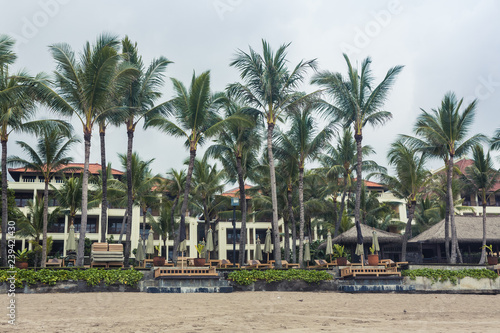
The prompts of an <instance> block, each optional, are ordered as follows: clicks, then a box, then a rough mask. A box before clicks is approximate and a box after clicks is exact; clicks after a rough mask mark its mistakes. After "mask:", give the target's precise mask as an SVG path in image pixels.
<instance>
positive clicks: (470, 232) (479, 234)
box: [409, 215, 500, 244]
mask: <svg viewBox="0 0 500 333" xmlns="http://www.w3.org/2000/svg"><path fill="white" fill-rule="evenodd" d="M455 225H456V227H457V238H458V242H459V243H481V242H482V239H483V218H482V217H481V216H479V217H476V216H460V215H457V216H455ZM444 236H445V234H444V220H442V221H441V222H438V223H437V224H435V225H433V226H432V227H430V228H429V229H427V230H426V231H424V232H422V233H421V234H420V235H418V236H416V237H413V238H412V239H410V240H409V243H444ZM450 238H451V231H450ZM486 243H487V244H499V243H500V217H496V216H495V217H487V218H486Z"/></svg>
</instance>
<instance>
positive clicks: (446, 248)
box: [444, 160, 450, 263]
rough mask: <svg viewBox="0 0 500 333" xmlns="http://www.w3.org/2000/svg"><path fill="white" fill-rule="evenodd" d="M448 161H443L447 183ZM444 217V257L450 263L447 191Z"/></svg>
mask: <svg viewBox="0 0 500 333" xmlns="http://www.w3.org/2000/svg"><path fill="white" fill-rule="evenodd" d="M448 164H449V162H448V160H445V161H444V165H445V168H446V181H448V173H449V172H450V170H449V169H448ZM445 198H446V199H445V203H446V204H445V213H444V214H445V216H444V252H445V255H446V262H447V263H450V200H449V198H448V189H447V190H446V196H445Z"/></svg>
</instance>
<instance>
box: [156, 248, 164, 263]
mask: <svg viewBox="0 0 500 333" xmlns="http://www.w3.org/2000/svg"><path fill="white" fill-rule="evenodd" d="M155 249H156V253H157V254H158V255H157V256H155V257H153V266H165V258H164V257H162V256H161V249H160V247H159V246H155Z"/></svg>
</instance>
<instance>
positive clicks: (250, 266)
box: [245, 260, 273, 269]
mask: <svg viewBox="0 0 500 333" xmlns="http://www.w3.org/2000/svg"><path fill="white" fill-rule="evenodd" d="M245 268H247V269H255V268H257V269H260V268H273V267H272V264H271V263H269V264H262V263H261V262H260V261H259V260H248V266H245Z"/></svg>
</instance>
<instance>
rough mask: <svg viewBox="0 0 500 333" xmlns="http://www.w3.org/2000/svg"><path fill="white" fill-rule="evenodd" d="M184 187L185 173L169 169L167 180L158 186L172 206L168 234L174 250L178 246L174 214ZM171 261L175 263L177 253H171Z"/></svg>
mask: <svg viewBox="0 0 500 333" xmlns="http://www.w3.org/2000/svg"><path fill="white" fill-rule="evenodd" d="M185 186H186V172H185V171H184V170H180V171H177V170H175V169H173V168H172V169H170V170H169V171H168V172H167V178H166V179H165V181H164V182H163V184H162V185H161V186H160V187H161V189H162V190H163V191H164V192H165V191H166V192H167V196H168V198H169V199H170V200H172V206H171V207H170V221H173V223H170V224H169V226H170V229H169V234H170V235H171V237H174V236H175V237H174V249H176V248H177V246H178V245H179V233H177V234H175V229H174V227H175V226H177V223H176V222H175V213H176V211H178V209H177V208H178V205H179V198H180V197H181V196H182V195H183V194H184V187H185ZM172 261H173V262H175V263H177V251H175V250H174V251H173V252H172Z"/></svg>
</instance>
